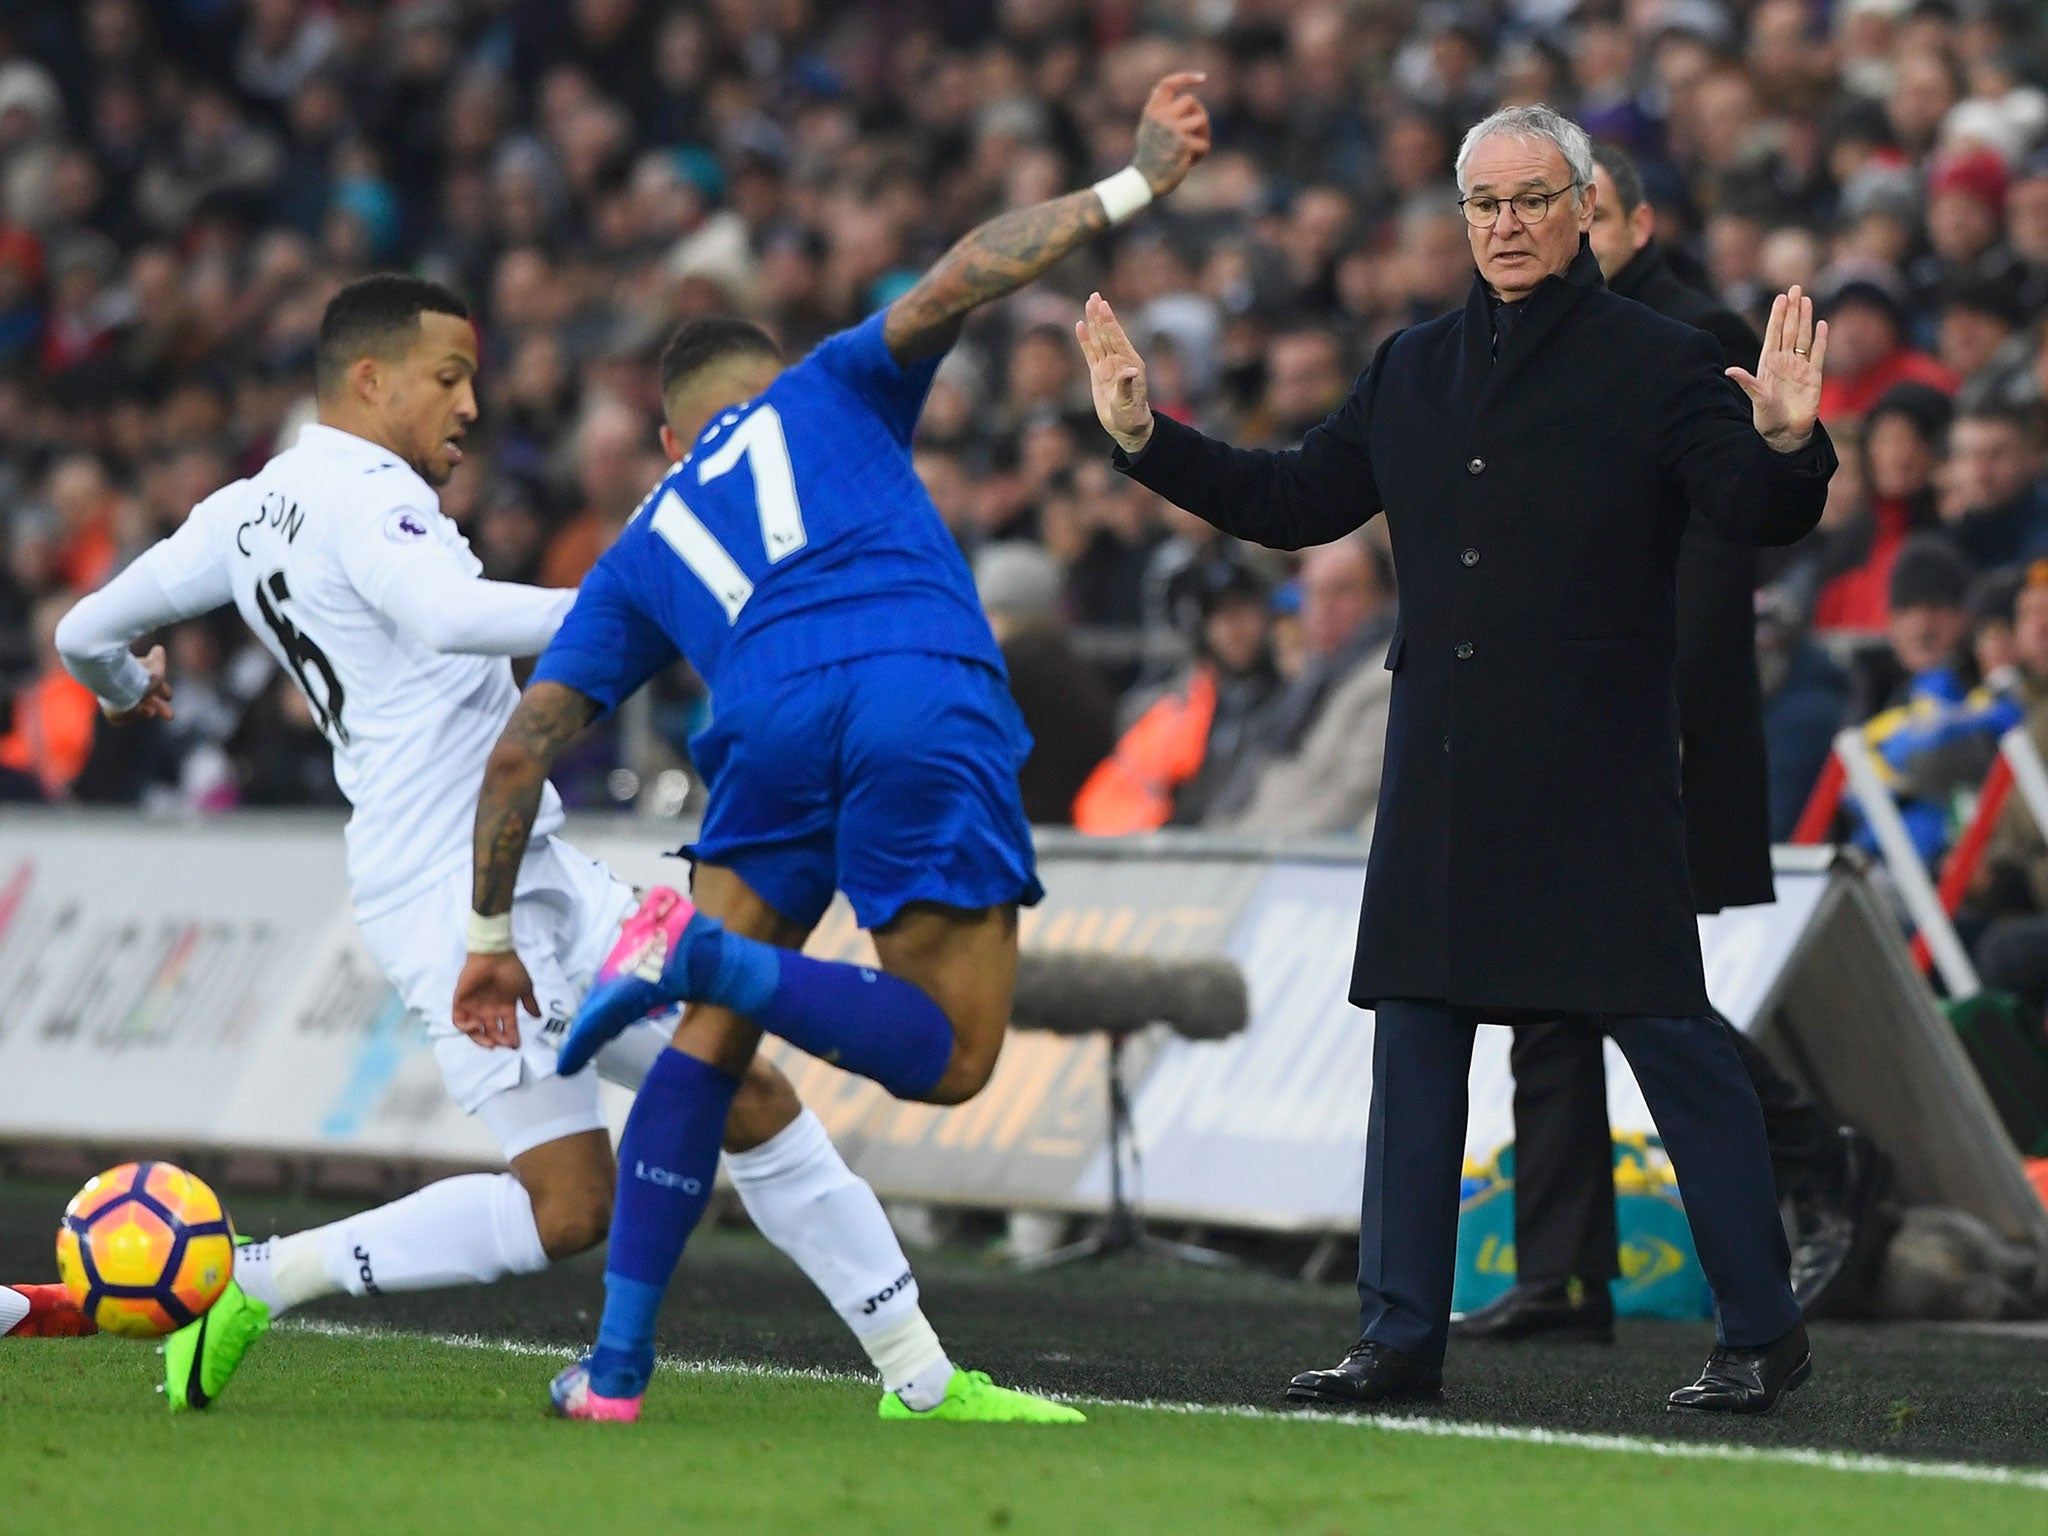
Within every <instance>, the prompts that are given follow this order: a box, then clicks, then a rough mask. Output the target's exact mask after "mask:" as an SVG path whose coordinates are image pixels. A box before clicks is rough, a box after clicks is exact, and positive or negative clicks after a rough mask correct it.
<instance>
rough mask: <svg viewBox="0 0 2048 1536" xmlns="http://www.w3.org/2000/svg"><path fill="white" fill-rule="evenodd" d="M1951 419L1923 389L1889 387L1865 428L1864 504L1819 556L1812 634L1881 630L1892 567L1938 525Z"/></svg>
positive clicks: (1932, 391) (1932, 392)
mask: <svg viewBox="0 0 2048 1536" xmlns="http://www.w3.org/2000/svg"><path fill="white" fill-rule="evenodd" d="M1949 415H1950V407H1949V402H1948V397H1947V396H1946V395H1944V394H1943V393H1942V392H1941V391H1940V390H1939V389H1936V388H1934V387H1933V386H1932V385H1928V384H1914V383H1904V384H1894V385H1893V386H1892V387H1891V388H1890V389H1888V390H1886V391H1885V393H1884V394H1883V395H1882V396H1881V397H1880V398H1879V399H1878V400H1877V401H1876V403H1875V404H1874V405H1872V407H1871V408H1870V414H1869V415H1868V416H1867V417H1866V418H1865V419H1864V422H1863V453H1862V460H1863V463H1862V483H1863V489H1864V493H1865V494H1864V501H1863V504H1862V506H1861V507H1859V508H1858V509H1857V510H1856V511H1855V512H1854V513H1853V515H1851V516H1850V517H1849V519H1848V520H1847V521H1846V522H1844V523H1842V524H1841V525H1840V526H1838V527H1835V528H1833V529H1832V530H1831V531H1830V532H1829V534H1828V536H1827V540H1826V543H1825V545H1824V546H1823V548H1822V549H1821V551H1820V554H1819V556H1818V564H1817V570H1816V573H1815V574H1816V578H1817V580H1818V582H1819V584H1820V585H1819V592H1820V595H1819V597H1818V599H1817V600H1816V602H1815V606H1814V615H1813V626H1814V628H1815V629H1819V630H1831V629H1847V630H1857V631H1862V632H1865V633H1870V632H1874V631H1877V630H1881V629H1883V628H1884V627H1885V624H1886V622H1887V619H1888V617H1889V615H1890V612H1891V608H1890V603H1889V600H1888V599H1889V593H1890V589H1891V583H1892V565H1893V562H1894V561H1896V560H1897V559H1898V557H1899V551H1900V550H1901V549H1902V548H1903V547H1904V546H1905V543H1906V540H1907V539H1908V538H1910V537H1911V536H1912V535H1913V534H1915V533H1918V532H1921V531H1924V530H1926V529H1930V528H1933V527H1935V526H1936V525H1937V524H1938V522H1939V520H1940V519H1939V513H1938V509H1937V506H1936V502H1935V495H1934V470H1935V466H1936V464H1937V463H1939V461H1940V458H1941V454H1942V449H1943V444H1944V441H1945V438H1946V435H1947V432H1948V424H1949ZM1958 601H1959V602H1960V594H1958Z"/></svg>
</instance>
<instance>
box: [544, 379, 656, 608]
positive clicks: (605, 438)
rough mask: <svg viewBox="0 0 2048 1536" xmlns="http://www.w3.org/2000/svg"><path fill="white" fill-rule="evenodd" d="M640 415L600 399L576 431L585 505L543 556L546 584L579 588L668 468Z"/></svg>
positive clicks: (578, 482)
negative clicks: (652, 444) (599, 557)
mask: <svg viewBox="0 0 2048 1536" xmlns="http://www.w3.org/2000/svg"><path fill="white" fill-rule="evenodd" d="M653 440H654V439H653V435H652V433H651V432H650V431H649V430H648V427H647V423H646V422H645V421H644V420H642V419H641V416H640V413H639V412H637V411H634V410H632V409H630V408H629V407H627V406H624V405H621V404H619V403H618V402H617V401H616V400H599V401H597V402H596V403H595V404H593V405H592V406H591V408H590V410H589V411H588V412H587V413H586V414H585V415H584V418H583V421H582V424H581V425H580V426H578V427H577V429H576V488H577V490H578V491H579V492H580V493H581V495H582V502H583V507H582V510H581V511H580V512H578V513H577V514H576V515H575V516H574V517H573V518H571V519H570V520H569V521H568V522H567V523H566V524H564V525H563V527H562V530H561V531H560V532H559V533H557V534H556V535H555V536H554V539H553V540H552V541H551V542H550V543H549V545H548V550H547V554H546V555H545V556H544V557H543V558H542V560H541V567H540V584H541V585H542V586H544V587H574V586H578V585H580V584H581V583H582V581H583V578H584V577H585V576H587V575H588V574H589V573H590V568H591V567H592V566H593V565H595V564H597V557H598V556H599V555H601V554H603V553H604V552H605V551H606V550H608V549H610V548H611V547H612V541H613V540H614V539H616V538H618V536H619V531H620V530H621V529H622V528H624V527H625V526H626V524H627V522H628V521H630V520H631V518H632V516H633V512H634V509H635V508H637V507H638V506H639V505H640V502H641V500H642V499H643V498H644V497H645V496H646V495H647V493H648V492H649V491H650V490H652V489H653V488H654V486H655V483H656V482H657V481H659V480H660V479H661V476H662V474H663V472H664V466H663V465H662V463H661V462H660V460H659V458H658V457H657V456H656V455H655V454H654V452H653V451H652V448H651V447H650V444H651V443H652V442H653Z"/></svg>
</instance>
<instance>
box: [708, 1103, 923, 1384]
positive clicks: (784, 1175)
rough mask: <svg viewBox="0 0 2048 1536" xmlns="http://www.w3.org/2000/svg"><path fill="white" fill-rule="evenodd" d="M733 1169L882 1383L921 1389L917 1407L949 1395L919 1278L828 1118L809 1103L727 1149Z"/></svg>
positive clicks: (760, 1216)
mask: <svg viewBox="0 0 2048 1536" xmlns="http://www.w3.org/2000/svg"><path fill="white" fill-rule="evenodd" d="M726 1168H727V1169H728V1171H730V1173H731V1174H732V1181H733V1184H734V1186H735V1187H736V1188H737V1189H738V1190H739V1192H740V1201H741V1203H742V1204H744V1205H745V1206H746V1208H747V1215H748V1216H749V1217H750V1218H752V1220H753V1223H754V1225H755V1227H757V1228H758V1229H759V1230H760V1233H761V1235H762V1236H763V1237H765V1238H767V1239H768V1241H769V1242H771V1243H773V1244H774V1245H775V1246H776V1247H778V1248H780V1249H781V1250H782V1251H783V1252H784V1253H786V1254H788V1255H789V1256H790V1258H792V1259H794V1260H795V1261H796V1265H797V1268H799V1269H801V1270H802V1271H803V1272H804V1273H805V1274H806V1275H809V1276H810V1277H811V1283H812V1284H813V1285H815V1286H817V1288H818V1289H819V1290H820V1291H822V1292H824V1294H825V1299H826V1300H827V1301H829V1302H831V1303H832V1306H833V1308H834V1309H835V1310H836V1311H837V1312H838V1313H839V1315H840V1316H841V1317H842V1318H844V1319H845V1320H846V1326H847V1327H849V1328H851V1329H852V1330H853V1333H854V1337H856V1338H857V1339H859V1340H860V1342H861V1347H862V1348H863V1349H865V1350H866V1351H867V1353H868V1358H869V1359H870V1360H872V1361H874V1363H875V1369H876V1370H878V1371H880V1372H881V1375H882V1385H883V1387H885V1388H886V1389H887V1390H888V1391H891V1392H897V1393H905V1392H910V1391H914V1392H915V1393H916V1395H917V1396H918V1397H919V1399H920V1401H918V1402H911V1401H910V1398H909V1397H908V1396H905V1397H904V1401H905V1402H907V1403H910V1406H911V1407H913V1408H928V1407H932V1406H934V1405H935V1404H936V1403H937V1402H938V1401H939V1400H940V1399H941V1398H943V1397H944V1396H945V1395H946V1387H945V1384H946V1382H947V1380H949V1379H950V1378H951V1376H952V1374H953V1366H952V1362H951V1361H949V1360H948V1359H947V1358H946V1351H945V1348H944V1346H943V1345H941V1344H940V1343H939V1336H938V1335H937V1334H936V1333H934V1332H933V1331H932V1326H931V1324H930V1323H928V1322H926V1321H925V1317H924V1313H923V1312H922V1311H921V1310H920V1309H919V1307H918V1305H917V1277H916V1276H915V1275H913V1274H912V1273H911V1270H910V1261H909V1260H908V1259H906V1258H905V1257H904V1256H903V1245H902V1244H901V1243H899V1242H897V1241H896V1233H895V1230H894V1229H893V1228H892V1227H891V1226H890V1225H889V1218H888V1217H887V1216H886V1215H884V1214H883V1212H882V1202H881V1201H879V1200H877V1199H876V1198H875V1192H874V1191H873V1190H872V1189H870V1188H869V1187H868V1184H867V1181H866V1180H865V1179H861V1178H859V1177H857V1176H856V1175H855V1174H854V1172H853V1170H852V1169H851V1168H849V1167H847V1166H846V1162H845V1160H844V1159H843V1158H841V1157H840V1155H839V1149H838V1148H837V1147H835V1146H833V1145H832V1138H831V1137H829V1136H827V1135H826V1134H825V1124H824V1122H823V1121H821V1120H820V1119H819V1118H818V1117H817V1116H816V1115H814V1114H812V1113H811V1112H810V1111H809V1110H808V1109H806V1110H804V1111H802V1112H801V1113H800V1114H798V1115H797V1117H796V1119H795V1120H793V1121H791V1122H790V1123H789V1125H787V1126H786V1127H784V1128H783V1129H782V1130H781V1131H779V1132H778V1133H777V1134H776V1135H774V1136H772V1137H770V1138H769V1139H768V1140H767V1141H765V1142H763V1143H762V1144H761V1145H760V1146H758V1147H756V1148H754V1149H753V1150H752V1151H751V1152H734V1153H728V1154H727V1155H726ZM935 1375H936V1377H937V1380H938V1392H937V1396H936V1397H934V1396H932V1395H931V1392H930V1390H929V1382H930V1380H931V1379H932V1378H933V1377H934V1376H935ZM924 1399H929V1400H928V1401H926V1400H924Z"/></svg>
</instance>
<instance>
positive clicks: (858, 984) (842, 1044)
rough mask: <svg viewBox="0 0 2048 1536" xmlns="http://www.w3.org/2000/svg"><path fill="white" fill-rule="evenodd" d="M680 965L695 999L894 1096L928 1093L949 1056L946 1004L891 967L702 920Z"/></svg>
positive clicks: (950, 1028)
mask: <svg viewBox="0 0 2048 1536" xmlns="http://www.w3.org/2000/svg"><path fill="white" fill-rule="evenodd" d="M684 963H685V965H686V966H687V968H688V976H689V983H690V994H689V995H690V996H691V997H694V998H698V999H701V1000H702V1001H704V1002H707V1003H717V1004H719V1005H721V1006H722V1007H726V1008H730V1009H732V1010H733V1012H735V1013H738V1014H743V1015H745V1016H746V1017H747V1018H749V1019H751V1020H752V1021H753V1022H754V1023H755V1024H758V1025H759V1026H760V1027H761V1028H762V1029H765V1030H766V1031H767V1032H768V1033H769V1034H771V1035H776V1036H779V1037H780V1038H782V1039H784V1040H787V1041H788V1042H789V1043H790V1044H791V1045H794V1046H796V1047H798V1048H799V1049H801V1050H806V1051H809V1052H810V1053H811V1054H812V1055H813V1056H816V1057H817V1058H818V1059H819V1060H821V1061H829V1062H831V1063H832V1064H833V1065H834V1066H836V1067H843V1068H845V1069H846V1070H847V1071H848V1072H857V1073H859V1074H860V1075H861V1076H862V1077H866V1078H871V1079H873V1080H874V1081H875V1082H877V1083H880V1084H881V1085H882V1086H883V1087H884V1088H886V1089H888V1090H889V1091H890V1092H891V1093H893V1094H895V1095H896V1097H897V1098H899V1099H921V1098H923V1097H925V1095H927V1094H929V1093H930V1092H931V1091H932V1089H934V1088H936V1087H937V1086H938V1084H939V1079H940V1078H941V1077H943V1076H945V1074H946V1068H947V1066H948V1065H949V1064H950V1063H951V1062H952V1060H953V1024H952V1021H951V1020H950V1019H948V1018H947V1017H946V1014H945V1010H944V1009H942V1008H940V1007H939V1005H938V1004H937V1003H935V1002H933V1001H932V1000H931V996H930V994H929V993H927V992H926V991H925V990H924V989H923V988H921V987H919V986H916V985H914V984H913V983H911V982H908V981H905V980H904V979H903V978H902V977H900V976H891V975H890V974H889V973H888V972H887V971H881V970H875V969H873V968H871V967H869V966H865V965H848V964H846V963H845V962H843V961H838V960H813V959H811V958H810V957H809V956H808V955H800V954H798V953H797V952H796V951H795V950H790V949H782V948H780V947H778V946H776V945H774V944H764V943H762V942H761V941H760V940H758V939H748V938H742V937H741V936H740V935H738V934H736V933H727V932H726V931H725V930H724V929H723V928H720V927H716V926H714V925H711V924H708V923H707V924H706V925H705V926H704V929H703V930H702V931H701V932H696V931H693V932H692V933H691V935H690V939H689V947H688V952H687V954H686V955H685V957H684ZM623 1150H624V1149H623V1148H622V1149H621V1152H622V1154H623Z"/></svg>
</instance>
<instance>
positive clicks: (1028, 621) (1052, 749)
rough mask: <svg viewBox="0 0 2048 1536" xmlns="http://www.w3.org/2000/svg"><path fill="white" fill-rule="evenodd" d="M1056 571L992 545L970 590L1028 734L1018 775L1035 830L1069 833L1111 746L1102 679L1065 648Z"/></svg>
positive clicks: (1035, 553) (1039, 556)
mask: <svg viewBox="0 0 2048 1536" xmlns="http://www.w3.org/2000/svg"><path fill="white" fill-rule="evenodd" d="M1060 587H1061V581H1060V569H1059V566H1058V565H1057V564H1056V563H1055V562H1054V561H1053V559H1052V557H1051V556H1050V555H1048V554H1046V553H1045V551H1044V550H1042V549H1037V548H1035V547H1033V546H1031V545H1029V544H1022V543H1015V542H1012V543H1005V544H992V545H990V546H989V547H988V548H986V549H984V550H983V551H982V552H981V554H980V556H979V557H978V558H977V559H976V560H975V562H974V588H975V591H976V593H977V594H978V595H979V596H980V598H981V606H982V609H983V611H984V612H985V613H987V615H988V621H989V626H990V628H992V629H993V630H994V631H995V635H996V643H997V644H998V645H1000V646H1001V647H1002V650H1003V661H1004V664H1005V665H1006V666H1007V667H1008V668H1009V671H1010V693H1011V695H1012V696H1013V697H1014V698H1015V699H1016V701H1017V709H1018V711H1019V712H1020V713H1021V714H1022V715H1023V716H1024V724H1025V726H1026V727H1027V728H1028V729H1029V730H1030V732H1031V740H1032V744H1031V755H1030V756H1029V757H1028V758H1026V759H1025V760H1024V766H1023V767H1022V768H1021V769H1020V770H1019V772H1018V775H1017V777H1018V782H1019V786H1020V788H1021V789H1022V791H1023V795H1024V812H1025V814H1026V815H1028V816H1029V817H1030V818H1031V820H1032V822H1033V823H1034V824H1035V825H1042V826H1058V827H1063V826H1069V825H1071V824H1072V822H1073V819H1074V797H1075V796H1076V795H1078V794H1079V793H1080V792H1081V786H1082V785H1083V784H1084V783H1086V782H1087V780H1088V775H1089V774H1091V773H1093V772H1094V771H1095V765H1096V764H1097V763H1100V762H1101V761H1102V760H1103V759H1104V758H1105V757H1107V756H1109V753H1110V750H1111V748H1113V747H1114V746H1115V745H1116V726H1115V707H1114V704H1113V703H1112V701H1111V698H1110V694H1109V690H1108V689H1107V688H1106V687H1104V686H1103V683H1102V679H1101V678H1100V677H1099V676H1098V675H1097V674H1096V673H1095V672H1094V671H1093V670H1092V669H1091V668H1090V667H1089V665H1088V664H1087V663H1086V662H1085V661H1083V660H1082V659H1081V658H1080V657H1079V656H1078V655H1076V654H1075V652H1074V648H1073V646H1072V645H1070V644H1069V643H1068V640H1067V635H1066V620H1065V616H1064V614H1063V612H1062V609H1061V591H1060Z"/></svg>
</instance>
